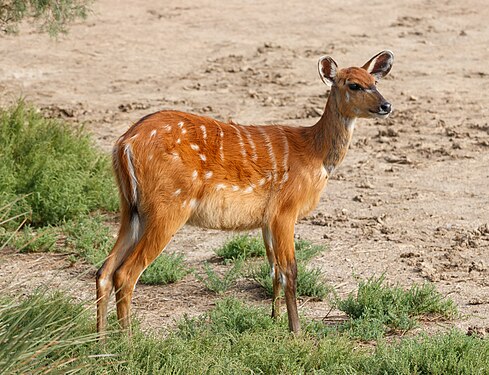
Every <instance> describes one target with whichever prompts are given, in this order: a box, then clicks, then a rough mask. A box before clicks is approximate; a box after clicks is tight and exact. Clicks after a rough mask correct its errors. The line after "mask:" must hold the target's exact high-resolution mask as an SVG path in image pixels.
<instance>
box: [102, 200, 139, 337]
mask: <svg viewBox="0 0 489 375" xmlns="http://www.w3.org/2000/svg"><path fill="white" fill-rule="evenodd" d="M133 224H134V223H133ZM136 229H137V228H131V223H130V217H129V214H128V210H127V209H125V208H123V209H122V211H121V227H120V229H119V235H118V237H117V241H116V243H115V245H114V247H113V248H112V250H111V252H110V254H109V255H108V256H107V259H106V260H105V262H104V264H103V265H102V267H100V269H99V270H98V272H97V278H96V287H97V332H98V334H99V338H103V337H102V336H103V333H104V332H105V330H106V325H107V307H108V304H109V298H110V294H111V293H112V288H113V277H114V273H115V271H116V270H117V268H119V266H120V265H121V263H122V262H123V261H124V259H125V258H126V257H127V256H128V254H129V253H130V251H131V250H132V248H133V246H134V242H136V240H137V238H136V236H137V233H133V230H136Z"/></svg>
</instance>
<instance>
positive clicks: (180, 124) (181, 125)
mask: <svg viewBox="0 0 489 375" xmlns="http://www.w3.org/2000/svg"><path fill="white" fill-rule="evenodd" d="M178 127H179V128H180V129H181V128H183V122H182V121H180V122H179V123H178Z"/></svg>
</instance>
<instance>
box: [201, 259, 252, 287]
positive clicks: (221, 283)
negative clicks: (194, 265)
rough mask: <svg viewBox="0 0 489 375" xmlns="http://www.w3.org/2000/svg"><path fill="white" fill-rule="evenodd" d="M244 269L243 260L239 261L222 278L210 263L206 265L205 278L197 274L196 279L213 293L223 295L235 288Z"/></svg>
mask: <svg viewBox="0 0 489 375" xmlns="http://www.w3.org/2000/svg"><path fill="white" fill-rule="evenodd" d="M242 268H243V260H239V259H238V260H237V261H236V262H235V263H234V264H233V266H232V267H231V268H229V269H228V270H227V271H226V272H225V273H224V275H222V276H220V275H219V274H218V273H217V272H216V271H215V270H213V269H212V267H211V266H210V265H209V263H204V271H205V276H202V275H199V274H197V273H195V277H196V278H197V279H198V280H199V281H200V282H202V283H203V284H204V285H205V287H206V288H207V289H209V290H210V291H211V292H214V293H216V294H222V293H224V292H226V291H228V290H229V289H230V288H231V287H233V286H234V284H235V283H236V280H237V279H238V278H239V277H240V276H241V269H242Z"/></svg>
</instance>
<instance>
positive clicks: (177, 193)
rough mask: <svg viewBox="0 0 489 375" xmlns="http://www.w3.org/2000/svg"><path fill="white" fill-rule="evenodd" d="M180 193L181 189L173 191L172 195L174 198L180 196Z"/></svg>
mask: <svg viewBox="0 0 489 375" xmlns="http://www.w3.org/2000/svg"><path fill="white" fill-rule="evenodd" d="M181 192H182V189H177V190H175V192H174V193H173V195H174V196H175V197H176V196H177V195H180V193H181Z"/></svg>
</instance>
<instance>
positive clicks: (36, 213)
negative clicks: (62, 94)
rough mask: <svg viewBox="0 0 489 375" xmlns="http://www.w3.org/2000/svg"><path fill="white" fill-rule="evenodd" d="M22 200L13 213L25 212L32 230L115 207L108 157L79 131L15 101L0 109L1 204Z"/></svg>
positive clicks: (116, 199) (115, 208)
mask: <svg viewBox="0 0 489 375" xmlns="http://www.w3.org/2000/svg"><path fill="white" fill-rule="evenodd" d="M24 196H25V198H24V199H22V200H19V201H18V202H19V204H16V205H15V206H14V207H13V208H12V210H11V214H13V215H15V214H18V213H20V212H24V211H25V210H26V209H28V210H29V211H30V212H31V213H32V214H31V215H32V216H31V217H30V219H29V220H28V222H29V223H31V224H32V225H34V226H45V225H56V224H60V223H62V222H63V221H64V220H71V219H75V218H77V217H79V216H81V215H86V214H87V213H89V212H90V211H93V210H96V209H102V210H109V211H115V210H117V207H118V197H117V189H116V187H115V184H114V180H113V178H112V173H111V169H110V163H109V159H108V157H107V156H105V155H103V154H102V153H101V152H99V151H97V150H96V149H95V148H94V147H93V146H91V144H90V139H89V137H88V136H87V135H84V134H83V133H82V131H81V130H74V129H72V128H70V127H69V126H68V125H66V124H64V123H62V122H60V121H57V120H52V119H45V118H43V117H42V116H41V114H39V113H37V112H36V111H35V110H34V109H32V108H29V107H27V106H26V105H25V104H24V103H23V102H19V103H18V104H17V106H15V107H13V108H10V109H8V110H3V111H0V200H1V202H0V203H2V202H12V201H13V200H14V199H13V198H17V197H24ZM12 225H14V223H12Z"/></svg>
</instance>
